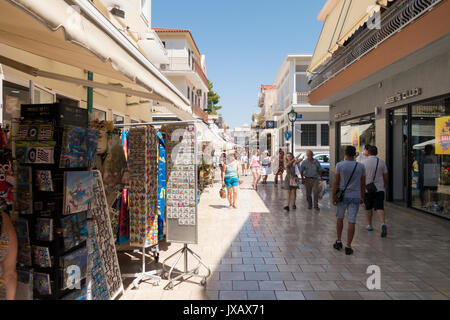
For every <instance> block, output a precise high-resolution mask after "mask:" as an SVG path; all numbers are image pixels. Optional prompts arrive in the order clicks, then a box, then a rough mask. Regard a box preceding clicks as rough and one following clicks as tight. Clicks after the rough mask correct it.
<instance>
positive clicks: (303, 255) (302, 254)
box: [292, 251, 315, 258]
mask: <svg viewBox="0 0 450 320" xmlns="http://www.w3.org/2000/svg"><path fill="white" fill-rule="evenodd" d="M292 255H293V256H294V257H295V258H314V257H315V255H314V253H313V252H304V251H299V252H293V253H292Z"/></svg>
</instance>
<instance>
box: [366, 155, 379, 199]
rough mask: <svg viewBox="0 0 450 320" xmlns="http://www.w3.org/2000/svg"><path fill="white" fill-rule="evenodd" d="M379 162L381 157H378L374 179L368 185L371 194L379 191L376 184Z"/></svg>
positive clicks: (367, 188)
mask: <svg viewBox="0 0 450 320" xmlns="http://www.w3.org/2000/svg"><path fill="white" fill-rule="evenodd" d="M379 162H380V159H378V158H377V167H376V168H375V174H374V175H373V181H372V182H371V183H369V184H367V185H366V190H367V193H369V194H374V193H376V192H377V191H378V189H377V186H376V185H375V178H376V177H377V171H378V163H379Z"/></svg>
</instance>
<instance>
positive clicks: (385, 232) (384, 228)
mask: <svg viewBox="0 0 450 320" xmlns="http://www.w3.org/2000/svg"><path fill="white" fill-rule="evenodd" d="M386 236H387V227H386V225H385V224H382V225H381V237H382V238H386Z"/></svg>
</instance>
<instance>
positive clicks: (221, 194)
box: [219, 188, 227, 199]
mask: <svg viewBox="0 0 450 320" xmlns="http://www.w3.org/2000/svg"><path fill="white" fill-rule="evenodd" d="M219 195H220V197H221V198H222V199H225V198H226V197H227V193H226V191H225V188H221V189H220V191H219Z"/></svg>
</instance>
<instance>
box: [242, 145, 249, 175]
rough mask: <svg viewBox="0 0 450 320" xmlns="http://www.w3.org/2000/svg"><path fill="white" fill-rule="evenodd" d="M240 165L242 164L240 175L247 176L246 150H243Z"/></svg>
mask: <svg viewBox="0 0 450 320" xmlns="http://www.w3.org/2000/svg"><path fill="white" fill-rule="evenodd" d="M241 166H242V175H243V176H247V166H248V156H247V150H244V152H243V153H242V155H241Z"/></svg>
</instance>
